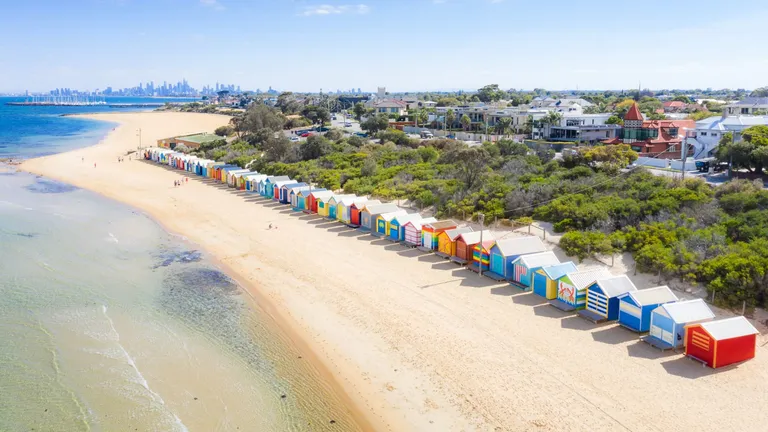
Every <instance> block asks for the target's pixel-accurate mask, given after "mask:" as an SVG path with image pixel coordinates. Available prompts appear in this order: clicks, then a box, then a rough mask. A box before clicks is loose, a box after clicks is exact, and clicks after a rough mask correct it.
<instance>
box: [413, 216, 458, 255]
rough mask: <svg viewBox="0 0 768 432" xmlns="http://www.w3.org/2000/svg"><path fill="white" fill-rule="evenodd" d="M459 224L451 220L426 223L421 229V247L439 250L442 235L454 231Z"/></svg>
mask: <svg viewBox="0 0 768 432" xmlns="http://www.w3.org/2000/svg"><path fill="white" fill-rule="evenodd" d="M457 226H458V224H457V223H456V222H454V221H452V220H450V219H446V220H441V221H437V222H429V223H425V224H424V225H423V226H422V227H421V246H422V247H423V248H426V249H431V250H437V249H438V243H439V242H438V237H439V236H440V233H442V232H444V231H448V230H451V229H454V228H456V227H457Z"/></svg>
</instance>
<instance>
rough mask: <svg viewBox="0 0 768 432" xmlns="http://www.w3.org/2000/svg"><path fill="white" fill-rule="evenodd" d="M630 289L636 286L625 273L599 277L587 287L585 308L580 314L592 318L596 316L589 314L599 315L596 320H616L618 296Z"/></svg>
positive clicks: (617, 317) (635, 289)
mask: <svg viewBox="0 0 768 432" xmlns="http://www.w3.org/2000/svg"><path fill="white" fill-rule="evenodd" d="M630 291H637V288H636V287H635V285H634V284H633V283H632V281H631V280H629V278H628V277H627V276H626V275H621V276H614V277H609V278H604V279H599V280H597V281H595V283H594V284H591V285H590V286H589V287H588V288H587V304H586V309H585V310H584V311H582V312H581V314H582V315H584V316H585V317H587V318H589V319H593V320H595V318H596V317H593V316H591V315H590V314H597V315H598V316H599V317H601V318H597V319H596V320H601V319H603V318H604V319H607V320H617V319H619V307H620V300H619V298H618V297H619V296H621V295H622V294H625V293H628V292H630Z"/></svg>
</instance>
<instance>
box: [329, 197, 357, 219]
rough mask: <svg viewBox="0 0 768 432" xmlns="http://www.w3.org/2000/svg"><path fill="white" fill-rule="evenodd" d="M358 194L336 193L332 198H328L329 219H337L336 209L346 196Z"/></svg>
mask: <svg viewBox="0 0 768 432" xmlns="http://www.w3.org/2000/svg"><path fill="white" fill-rule="evenodd" d="M355 196H356V195H354V194H346V195H334V196H332V197H331V199H329V200H328V219H331V220H336V219H337V216H338V215H337V214H336V209H337V208H338V205H339V203H340V202H341V201H342V200H343V199H346V198H354V197H355Z"/></svg>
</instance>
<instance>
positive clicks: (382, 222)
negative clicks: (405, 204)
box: [372, 208, 407, 237]
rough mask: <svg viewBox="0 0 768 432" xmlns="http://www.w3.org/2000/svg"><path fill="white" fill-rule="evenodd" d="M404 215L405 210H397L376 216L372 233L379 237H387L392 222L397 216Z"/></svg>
mask: <svg viewBox="0 0 768 432" xmlns="http://www.w3.org/2000/svg"><path fill="white" fill-rule="evenodd" d="M406 214H407V213H406V211H405V210H403V209H400V208H398V210H395V211H392V212H388V213H382V214H380V215H378V216H377V217H376V223H375V226H376V229H375V230H374V231H372V233H373V234H375V235H377V236H380V237H387V236H388V234H389V226H390V224H391V222H392V220H394V219H395V217H397V216H404V215H406Z"/></svg>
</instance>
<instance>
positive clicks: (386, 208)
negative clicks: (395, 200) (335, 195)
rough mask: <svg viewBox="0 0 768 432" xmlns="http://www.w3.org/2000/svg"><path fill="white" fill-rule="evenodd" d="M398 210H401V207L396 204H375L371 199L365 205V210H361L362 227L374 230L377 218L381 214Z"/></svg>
mask: <svg viewBox="0 0 768 432" xmlns="http://www.w3.org/2000/svg"><path fill="white" fill-rule="evenodd" d="M398 210H400V207H398V206H396V205H395V204H377V205H373V204H371V202H370V201H369V202H368V204H366V205H365V206H364V207H363V211H362V212H360V228H361V229H363V230H367V231H371V232H373V231H375V230H376V219H377V218H378V217H379V215H381V214H384V213H390V212H393V211H398Z"/></svg>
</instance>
